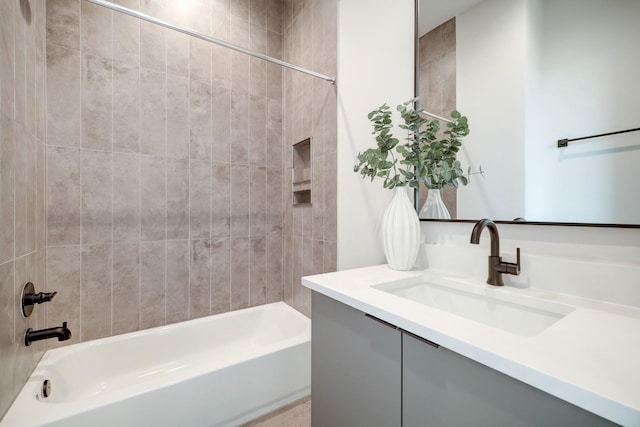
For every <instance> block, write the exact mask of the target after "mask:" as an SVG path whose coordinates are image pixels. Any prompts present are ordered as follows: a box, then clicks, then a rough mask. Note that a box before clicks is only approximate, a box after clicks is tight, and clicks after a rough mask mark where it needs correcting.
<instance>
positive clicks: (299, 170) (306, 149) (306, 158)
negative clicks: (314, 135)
mask: <svg viewBox="0 0 640 427" xmlns="http://www.w3.org/2000/svg"><path fill="white" fill-rule="evenodd" d="M292 151H293V170H292V172H291V173H292V175H293V176H292V177H291V178H292V179H291V182H292V186H291V192H292V203H293V204H294V205H302V204H307V205H310V204H311V183H312V176H313V168H312V164H311V138H307V139H305V140H302V141H300V142H297V143H295V144H293V150H292Z"/></svg>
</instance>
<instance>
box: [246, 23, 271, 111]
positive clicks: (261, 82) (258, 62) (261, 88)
mask: <svg viewBox="0 0 640 427" xmlns="http://www.w3.org/2000/svg"><path fill="white" fill-rule="evenodd" d="M252 28H253V27H252ZM261 32H262V33H264V35H265V36H266V31H265V30H264V29H262V30H261ZM253 33H254V31H252V36H251V37H254V36H253ZM256 37H259V36H256ZM252 40H253V39H252ZM252 44H253V43H252ZM251 49H252V50H254V49H255V51H256V52H260V53H264V51H266V47H262V46H259V47H258V48H251ZM249 93H250V94H251V95H253V96H257V97H260V98H263V99H264V98H265V97H266V96H267V62H265V61H264V60H262V59H259V58H251V59H249Z"/></svg>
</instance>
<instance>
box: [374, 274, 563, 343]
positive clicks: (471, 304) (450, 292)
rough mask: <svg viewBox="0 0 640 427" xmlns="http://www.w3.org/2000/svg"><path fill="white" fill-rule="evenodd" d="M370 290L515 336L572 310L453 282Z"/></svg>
mask: <svg viewBox="0 0 640 427" xmlns="http://www.w3.org/2000/svg"><path fill="white" fill-rule="evenodd" d="M373 288H375V289H378V290H381V291H384V292H387V293H390V294H393V295H396V296H399V297H402V298H406V299H408V300H411V301H414V302H417V303H420V304H424V305H427V306H429V307H432V308H436V309H438V310H443V311H446V312H448V313H451V314H454V315H456V316H460V317H464V318H466V319H469V320H473V321H476V322H479V323H483V324H485V325H488V326H492V327H494V328H498V329H502V330H504V331H507V332H511V333H514V334H518V335H525V336H532V335H536V334H538V333H540V332H542V331H543V330H545V329H547V328H548V327H549V326H551V325H553V324H554V323H556V322H557V321H558V320H560V319H562V318H563V317H565V316H566V315H567V314H569V313H571V312H572V311H573V310H574V307H571V306H568V305H564V304H559V303H556V302H552V301H547V300H543V299H539V298H533V297H529V296H524V295H516V294H514V293H512V292H504V289H502V288H489V287H487V286H481V285H474V284H468V283H460V282H457V281H453V280H446V279H443V280H437V283H435V280H422V281H419V282H416V281H411V282H410V283H407V282H393V283H384V284H380V285H374V286H373Z"/></svg>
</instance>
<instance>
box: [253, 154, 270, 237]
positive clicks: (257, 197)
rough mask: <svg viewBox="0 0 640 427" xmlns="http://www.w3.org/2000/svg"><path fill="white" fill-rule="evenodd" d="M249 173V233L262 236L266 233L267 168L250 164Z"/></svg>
mask: <svg viewBox="0 0 640 427" xmlns="http://www.w3.org/2000/svg"><path fill="white" fill-rule="evenodd" d="M249 174H250V177H249V179H250V182H249V194H250V196H249V202H250V205H249V235H250V236H252V237H256V236H264V235H265V234H266V227H265V223H266V211H267V197H266V196H267V191H266V190H267V188H266V183H267V170H266V168H264V167H255V166H251V167H250V171H249Z"/></svg>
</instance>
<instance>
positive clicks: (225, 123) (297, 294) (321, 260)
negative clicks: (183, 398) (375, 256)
mask: <svg viewBox="0 0 640 427" xmlns="http://www.w3.org/2000/svg"><path fill="white" fill-rule="evenodd" d="M116 3H119V4H123V5H125V6H129V7H132V8H135V9H139V10H142V11H143V12H147V13H149V14H153V15H155V16H158V17H159V18H162V19H166V20H169V21H171V22H175V23H178V24H183V25H185V26H192V27H195V28H196V29H197V30H200V31H203V32H208V33H211V34H212V35H214V36H217V37H220V38H223V39H225V40H230V41H231V42H233V43H237V44H240V45H244V46H247V47H249V48H251V49H253V50H258V51H262V52H265V53H267V54H269V55H272V56H275V57H283V58H285V60H290V61H292V62H296V61H297V62H298V63H300V64H301V65H303V66H307V67H309V68H314V69H316V70H318V71H320V72H324V73H327V74H331V75H335V72H336V64H335V58H336V51H335V49H336V33H335V31H336V19H337V18H336V4H335V3H336V2H335V0H312V1H306V0H300V1H292V0H286V1H284V2H282V1H281V0H251V1H249V0H244V1H235V0H234V1H229V0H226V1H224V0H222V1H207V0H192V1H188V2H187V1H180V2H175V1H169V0H164V1H163V0H117V1H116ZM0 20H1V28H0V37H1V38H0V77H1V79H0V99H1V103H0V116H1V118H2V121H1V127H0V162H1V169H0V172H1V173H0V239H1V240H0V297H1V300H0V316H2V320H3V322H2V323H3V325H4V327H3V328H2V331H0V366H1V367H2V375H0V414H3V413H4V412H5V411H6V409H7V408H8V406H9V405H10V403H11V401H12V400H13V398H14V397H15V396H16V394H17V393H18V391H19V390H20V388H21V387H22V385H23V384H24V381H25V380H26V378H27V377H28V375H29V373H30V372H31V370H32V369H33V367H34V366H35V364H36V363H37V361H38V360H39V358H40V357H41V355H42V353H43V351H44V350H45V348H47V346H48V347H49V348H51V347H55V346H57V345H60V344H58V343H57V342H53V341H48V342H39V343H35V344H33V345H32V346H31V347H29V348H27V347H24V345H23V342H22V340H23V334H24V330H25V329H26V328H27V327H34V328H42V327H45V326H58V325H60V324H61V323H62V321H68V322H69V327H70V329H71V330H72V332H73V338H72V340H70V341H67V342H65V343H61V344H62V345H66V344H70V343H74V342H78V341H86V340H89V339H93V338H98V337H103V336H109V335H114V334H118V333H122V332H127V331H133V330H137V329H142V328H147V327H151V326H156V325H161V324H165V323H172V322H176V321H181V320H184V319H188V318H194V317H199V316H204V315H207V314H210V313H217V312H223V311H228V310H233V309H237V308H242V307H246V306H249V305H256V304H261V303H265V302H270V301H278V300H282V299H284V300H285V301H287V302H288V303H290V304H291V305H293V306H294V307H296V308H298V309H299V310H301V311H303V312H305V313H307V314H309V306H310V297H309V294H308V292H306V291H305V290H304V289H303V288H302V287H301V286H300V285H299V283H300V280H299V279H300V276H302V275H303V274H310V273H315V272H321V271H331V270H334V269H335V259H336V253H335V252H336V244H335V241H336V219H335V218H336V202H335V201H336V180H335V167H336V158H335V156H336V154H335V152H336V149H335V142H336V135H335V134H336V117H335V115H336V112H335V111H336V109H335V102H336V101H335V99H336V98H335V87H334V86H332V85H331V84H329V83H327V82H323V81H321V80H317V79H314V78H311V77H306V76H303V75H300V74H298V73H294V72H290V71H287V73H286V74H284V72H283V69H282V68H280V67H278V66H275V65H271V64H267V63H264V62H262V61H260V60H257V59H252V58H250V57H247V56H244V55H241V54H236V53H234V52H231V51H228V50H225V49H223V48H218V47H216V46H211V45H208V44H205V43H204V42H200V41H198V40H192V39H190V38H189V37H188V36H186V35H182V34H179V33H175V32H172V31H169V30H165V29H162V28H160V27H155V26H153V25H151V24H146V23H144V22H140V21H137V20H136V19H134V18H131V17H128V16H124V15H121V14H117V13H113V12H110V11H108V10H106V9H101V8H100V7H98V6H94V5H91V4H89V3H87V2H81V1H80V0H47V1H46V2H45V1H40V0H2V1H0ZM285 32H286V34H285ZM283 133H284V134H286V136H285V137H283V136H284V135H283ZM45 135H46V136H45ZM308 136H311V137H312V138H313V156H314V195H313V200H312V201H313V204H312V205H311V206H301V207H296V208H293V207H292V206H291V198H290V197H291V193H290V191H289V190H290V188H291V179H290V178H291V151H290V150H291V144H293V143H295V142H297V141H298V140H301V139H304V138H306V137H308ZM45 164H46V167H45ZM45 171H46V174H45ZM45 175H46V176H45ZM45 209H46V211H45ZM45 212H46V213H45ZM45 253H46V256H45ZM283 255H284V256H283ZM27 280H31V281H34V282H35V283H36V287H37V290H49V291H53V290H57V291H58V292H59V294H58V295H57V296H56V298H55V299H54V301H53V302H51V303H49V304H47V306H39V307H37V309H36V310H35V312H34V315H33V316H32V317H31V318H30V319H29V320H28V321H27V320H24V319H22V317H21V315H20V314H19V311H18V308H17V307H18V301H17V300H18V298H19V295H20V289H21V287H22V285H23V283H24V282H25V281H27Z"/></svg>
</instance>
